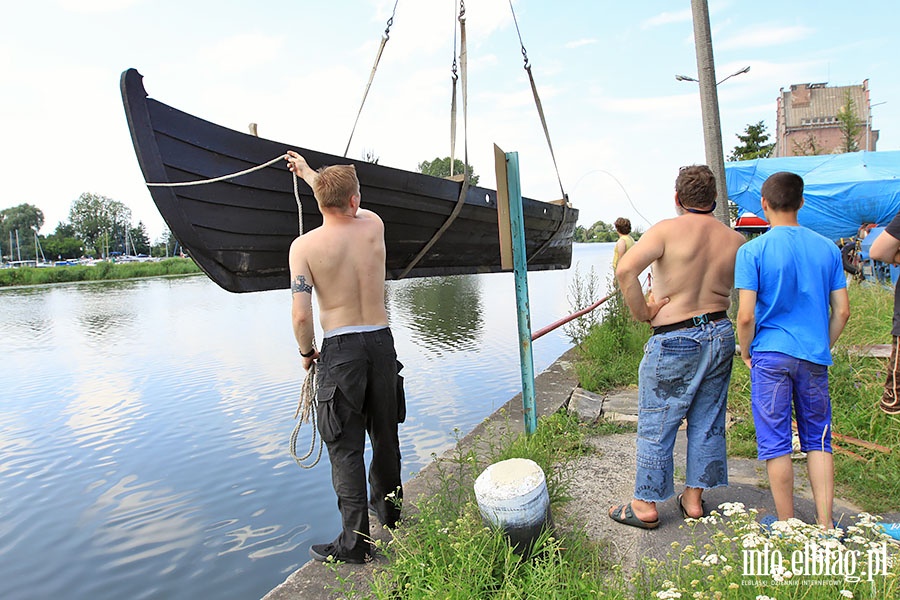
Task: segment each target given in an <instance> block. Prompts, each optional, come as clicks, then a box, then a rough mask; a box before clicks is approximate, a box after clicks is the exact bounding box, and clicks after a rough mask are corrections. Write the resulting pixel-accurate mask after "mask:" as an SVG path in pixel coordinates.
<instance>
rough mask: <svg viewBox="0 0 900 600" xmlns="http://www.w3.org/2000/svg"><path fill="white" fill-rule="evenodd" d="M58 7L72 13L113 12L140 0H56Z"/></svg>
mask: <svg viewBox="0 0 900 600" xmlns="http://www.w3.org/2000/svg"><path fill="white" fill-rule="evenodd" d="M58 2H59V7H60V8H61V9H62V10H66V11H69V12H74V13H90V14H96V13H114V12H119V11H121V10H125V9H126V8H130V7H132V6H134V5H135V4H138V3H140V2H141V0H58Z"/></svg>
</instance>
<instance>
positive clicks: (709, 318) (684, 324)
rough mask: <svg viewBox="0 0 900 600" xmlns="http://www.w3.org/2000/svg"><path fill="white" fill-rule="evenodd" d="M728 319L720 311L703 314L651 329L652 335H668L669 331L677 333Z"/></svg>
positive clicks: (724, 313)
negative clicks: (680, 330)
mask: <svg viewBox="0 0 900 600" xmlns="http://www.w3.org/2000/svg"><path fill="white" fill-rule="evenodd" d="M727 317H728V313H727V312H725V311H724V310H720V311H719V312H714V313H705V314H702V315H697V316H696V317H691V318H690V319H685V320H684V321H679V322H678V323H670V324H668V325H660V326H659V327H654V328H653V335H658V334H660V333H669V332H670V331H677V330H679V329H688V328H689V327H700V326H701V325H706V324H707V323H712V322H713V321H718V320H719V319H725V318H727Z"/></svg>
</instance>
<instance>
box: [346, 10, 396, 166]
mask: <svg viewBox="0 0 900 600" xmlns="http://www.w3.org/2000/svg"><path fill="white" fill-rule="evenodd" d="M399 3H400V0H395V2H394V11H393V12H392V13H391V17H390V18H389V19H388V20H387V27H385V29H384V35H383V36H381V44H380V45H379V46H378V52H377V53H376V54H375V64H374V65H372V72H371V73H369V82H368V83H367V84H366V90H365V91H364V92H363V98H362V102H361V103H360V105H359V112H357V113H356V120H355V121H353V129H352V130H351V131H350V139H348V140H347V147H346V148H344V158H347V152H348V151H349V150H350V142H352V141H353V134H354V133H356V125H357V124H358V123H359V116H360V115H361V114H362V110H363V106H365V104H366V97H367V96H368V95H369V88H371V87H372V81H373V80H374V79H375V70H376V69H378V63H379V61H381V54H382V53H383V52H384V47H385V45H386V44H387V42H388V40H389V39H391V25H393V24H394V15H396V14H397V4H399Z"/></svg>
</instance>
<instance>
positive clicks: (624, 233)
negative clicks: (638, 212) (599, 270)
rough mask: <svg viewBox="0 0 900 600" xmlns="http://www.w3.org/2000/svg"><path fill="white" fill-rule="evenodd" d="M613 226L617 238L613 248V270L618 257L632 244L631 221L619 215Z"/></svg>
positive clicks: (617, 262)
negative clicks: (617, 235)
mask: <svg viewBox="0 0 900 600" xmlns="http://www.w3.org/2000/svg"><path fill="white" fill-rule="evenodd" d="M615 226H616V233H618V234H619V239H618V240H616V247H615V248H614V249H613V262H612V266H613V271H615V269H616V265H618V264H619V259H620V258H622V257H623V256H624V255H625V253H626V252H628V250H629V249H630V248H631V247H632V246H634V238H633V237H631V221H629V220H628V219H626V218H625V217H619V218H618V219H616V222H615Z"/></svg>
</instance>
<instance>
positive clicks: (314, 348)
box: [297, 346, 316, 358]
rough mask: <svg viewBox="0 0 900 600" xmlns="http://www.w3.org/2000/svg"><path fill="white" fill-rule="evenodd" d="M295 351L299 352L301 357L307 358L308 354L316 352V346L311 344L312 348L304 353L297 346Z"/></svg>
mask: <svg viewBox="0 0 900 600" xmlns="http://www.w3.org/2000/svg"><path fill="white" fill-rule="evenodd" d="M297 352H299V353H300V356H302V357H303V358H309V357H310V356H312V355H313V354H315V353H316V347H315V346H313V347H312V350H310V351H309V352H307V353H306V354H303V351H302V350H300V348H297Z"/></svg>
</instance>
